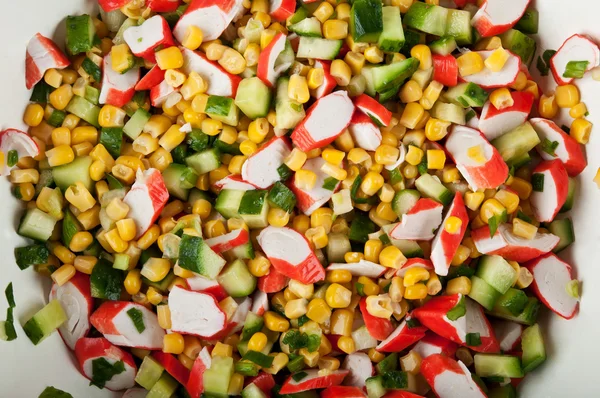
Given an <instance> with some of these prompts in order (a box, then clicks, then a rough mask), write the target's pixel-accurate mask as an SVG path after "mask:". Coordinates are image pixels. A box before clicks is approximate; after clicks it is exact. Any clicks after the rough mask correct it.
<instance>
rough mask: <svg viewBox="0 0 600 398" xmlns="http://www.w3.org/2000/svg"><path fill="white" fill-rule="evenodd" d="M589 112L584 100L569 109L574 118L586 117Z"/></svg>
mask: <svg viewBox="0 0 600 398" xmlns="http://www.w3.org/2000/svg"><path fill="white" fill-rule="evenodd" d="M587 114H588V110H587V106H586V105H585V104H584V103H583V102H580V103H578V104H577V105H575V106H574V107H572V108H571V110H570V111H569V116H571V117H572V118H573V119H578V118H582V117H585V116H587Z"/></svg>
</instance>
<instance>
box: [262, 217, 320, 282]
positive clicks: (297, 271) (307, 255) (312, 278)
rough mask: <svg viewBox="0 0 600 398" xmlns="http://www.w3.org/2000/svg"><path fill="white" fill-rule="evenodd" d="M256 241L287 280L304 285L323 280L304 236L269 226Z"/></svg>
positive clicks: (316, 261) (289, 229) (314, 256)
mask: <svg viewBox="0 0 600 398" xmlns="http://www.w3.org/2000/svg"><path fill="white" fill-rule="evenodd" d="M257 241H258V244H259V245H260V247H261V248H262V250H263V252H264V253H265V255H266V256H267V257H268V258H269V260H270V261H271V264H272V265H273V267H275V269H276V270H277V271H278V272H280V273H282V274H283V275H285V276H287V277H288V278H292V279H295V280H297V281H300V282H302V283H305V284H308V283H315V282H318V281H322V280H323V279H325V269H324V268H323V266H322V265H321V263H320V262H319V259H317V256H316V255H315V253H314V252H313V250H312V249H311V248H310V245H309V244H308V241H307V240H306V238H305V237H304V235H302V234H300V233H298V232H296V231H295V230H293V229H291V228H286V227H283V228H278V227H272V226H269V227H267V228H265V229H263V230H262V231H261V233H260V234H259V235H258V238H257Z"/></svg>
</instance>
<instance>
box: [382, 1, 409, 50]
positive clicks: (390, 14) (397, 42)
mask: <svg viewBox="0 0 600 398" xmlns="http://www.w3.org/2000/svg"><path fill="white" fill-rule="evenodd" d="M382 15H383V31H382V32H381V34H380V35H379V40H378V41H377V45H378V46H379V48H380V49H381V51H385V52H393V53H397V52H399V51H400V50H401V49H402V46H404V41H405V39H404V29H402V19H401V17H400V8H398V7H395V6H388V7H383V9H382Z"/></svg>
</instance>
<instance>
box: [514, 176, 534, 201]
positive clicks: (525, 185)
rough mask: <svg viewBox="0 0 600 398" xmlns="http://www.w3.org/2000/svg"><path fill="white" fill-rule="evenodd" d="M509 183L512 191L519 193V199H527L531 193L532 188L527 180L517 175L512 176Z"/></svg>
mask: <svg viewBox="0 0 600 398" xmlns="http://www.w3.org/2000/svg"><path fill="white" fill-rule="evenodd" d="M509 185H510V188H511V189H512V190H513V191H515V192H517V194H518V195H519V199H521V200H526V199H529V196H530V195H531V191H532V189H533V188H532V186H531V183H530V182H529V181H526V180H524V179H522V178H519V177H513V179H512V181H511V183H510V184H509Z"/></svg>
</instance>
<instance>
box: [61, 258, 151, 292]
mask: <svg viewBox="0 0 600 398" xmlns="http://www.w3.org/2000/svg"><path fill="white" fill-rule="evenodd" d="M97 262H98V259H97V258H96V257H94V256H77V257H75V262H74V263H73V266H74V267H75V269H76V270H77V271H79V272H81V273H84V274H87V275H90V274H91V273H92V270H93V269H94V267H95V266H96V263H97ZM127 276H129V274H128V275H127ZM125 281H127V278H125ZM141 286H142V282H141V280H140V287H141ZM126 287H127V286H126ZM126 290H127V289H126ZM138 291H139V289H138ZM127 293H129V291H127ZM135 293H137V292H135ZM135 293H129V294H135Z"/></svg>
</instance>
